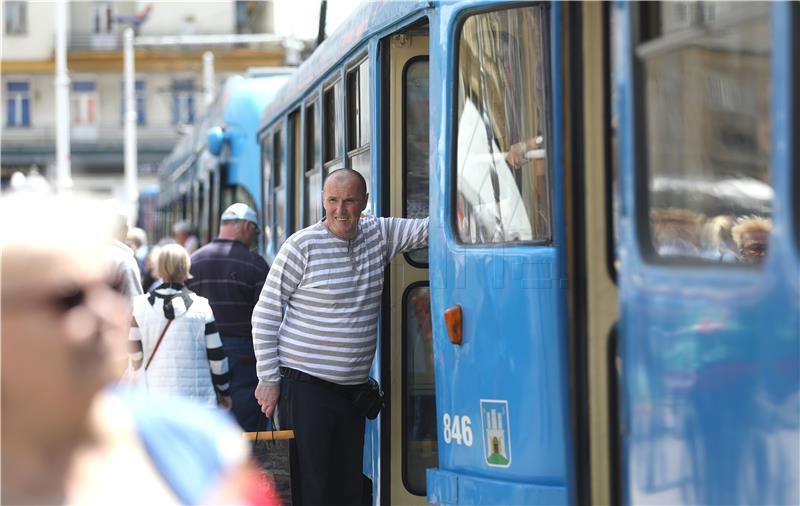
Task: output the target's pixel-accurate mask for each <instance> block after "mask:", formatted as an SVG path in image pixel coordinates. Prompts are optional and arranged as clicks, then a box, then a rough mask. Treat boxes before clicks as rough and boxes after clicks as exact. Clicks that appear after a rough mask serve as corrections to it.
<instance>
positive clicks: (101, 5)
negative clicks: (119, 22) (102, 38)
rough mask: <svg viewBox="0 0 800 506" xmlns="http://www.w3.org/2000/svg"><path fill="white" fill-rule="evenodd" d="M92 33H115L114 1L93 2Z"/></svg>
mask: <svg viewBox="0 0 800 506" xmlns="http://www.w3.org/2000/svg"><path fill="white" fill-rule="evenodd" d="M92 33H94V34H106V33H114V7H113V4H112V2H93V3H92Z"/></svg>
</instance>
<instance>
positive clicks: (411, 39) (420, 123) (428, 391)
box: [378, 19, 438, 504]
mask: <svg viewBox="0 0 800 506" xmlns="http://www.w3.org/2000/svg"><path fill="white" fill-rule="evenodd" d="M429 32H430V30H429V25H428V22H427V19H423V20H421V21H419V22H418V23H415V24H413V25H411V26H409V27H408V28H406V29H404V30H403V31H401V32H398V33H395V34H393V35H391V36H389V37H387V38H385V39H384V40H383V41H382V43H381V55H382V57H381V69H380V72H381V81H382V83H383V87H382V89H381V90H379V94H380V96H381V97H382V99H381V103H382V108H381V110H382V118H381V123H382V125H383V128H382V129H381V131H382V136H381V142H382V145H383V146H386V147H388V149H384V150H383V151H382V157H383V159H382V163H381V166H382V167H383V172H382V181H383V185H382V189H381V190H382V193H383V195H382V201H383V202H388V208H386V207H384V214H387V213H388V215H390V216H402V217H406V218H420V217H425V216H428V215H429V210H428V198H429V195H428V194H429V189H428V187H429V185H428V179H429V178H428V174H429V168H430V158H429V156H428V155H429V140H430V139H429V137H430V134H429V132H430V129H429V117H430V108H429V94H430V87H429V83H428V72H429V63H428V54H429ZM388 276H389V279H388V283H387V287H388V288H387V289H386V290H385V291H384V302H383V303H384V305H383V307H384V313H383V314H384V316H383V319H382V328H384V329H388V332H386V331H383V332H382V336H381V339H382V344H381V349H382V356H381V362H382V370H383V378H382V383H383V385H384V388H385V390H386V391H387V392H391V394H390V395H389V399H390V404H389V405H388V406H387V408H388V409H386V411H385V414H384V415H383V416H382V418H383V421H382V427H381V432H382V434H383V438H382V439H383V442H382V448H381V454H382V455H383V458H382V463H381V484H380V497H379V501H378V502H380V503H381V504H427V501H426V500H425V494H426V483H425V479H426V478H425V470H426V469H427V468H429V467H436V465H437V459H438V449H437V431H436V399H435V390H434V370H433V344H432V330H431V313H430V287H429V281H428V252H427V248H426V249H423V250H417V251H413V252H410V253H407V254H404V255H402V256H398V257H396V258H395V259H394V260H393V261H392V264H391V266H390V269H389V272H388ZM387 387H388V388H387ZM387 415H388V416H387Z"/></svg>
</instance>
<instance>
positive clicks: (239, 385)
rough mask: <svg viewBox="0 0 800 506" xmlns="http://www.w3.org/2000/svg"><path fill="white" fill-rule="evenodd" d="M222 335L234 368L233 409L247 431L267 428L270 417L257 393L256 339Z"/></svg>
mask: <svg viewBox="0 0 800 506" xmlns="http://www.w3.org/2000/svg"><path fill="white" fill-rule="evenodd" d="M221 337H222V348H223V349H224V350H225V355H227V356H228V367H229V368H230V371H231V382H230V391H231V399H232V400H233V408H232V409H231V412H232V413H233V416H234V417H235V418H236V421H237V422H239V425H241V427H242V430H243V431H245V432H256V431H259V430H265V429H266V428H267V417H265V416H264V413H262V412H261V406H259V405H258V401H257V400H256V398H255V396H254V395H253V392H255V391H256V387H257V386H258V377H257V376H256V356H255V353H254V352H253V340H252V339H251V338H242V337H227V336H221Z"/></svg>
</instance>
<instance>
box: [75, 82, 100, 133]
mask: <svg viewBox="0 0 800 506" xmlns="http://www.w3.org/2000/svg"><path fill="white" fill-rule="evenodd" d="M70 111H71V114H72V124H73V125H75V126H94V125H96V124H97V85H96V83H95V82H94V81H73V82H72V99H71V103H70Z"/></svg>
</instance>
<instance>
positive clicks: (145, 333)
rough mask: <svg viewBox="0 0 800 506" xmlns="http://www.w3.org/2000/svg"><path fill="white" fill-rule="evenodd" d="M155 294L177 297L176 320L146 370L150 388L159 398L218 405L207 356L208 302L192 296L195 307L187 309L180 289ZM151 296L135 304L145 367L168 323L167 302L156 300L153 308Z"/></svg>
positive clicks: (134, 302)
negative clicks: (185, 399)
mask: <svg viewBox="0 0 800 506" xmlns="http://www.w3.org/2000/svg"><path fill="white" fill-rule="evenodd" d="M155 292H156V293H157V294H161V295H167V296H170V295H174V297H173V298H172V299H171V303H172V308H173V311H174V314H175V319H174V320H173V322H172V325H170V327H169V329H168V330H167V333H166V334H165V335H164V339H162V340H161V346H159V348H158V351H157V353H156V355H155V358H153V361H152V362H151V363H150V367H149V368H148V369H147V372H146V375H147V387H148V389H149V390H150V392H152V393H157V394H158V395H162V396H179V397H188V398H191V399H194V400H196V401H199V402H201V403H204V404H209V405H212V406H216V404H217V397H216V393H215V392H214V385H213V384H212V382H211V371H210V370H209V366H208V356H207V355H206V336H205V328H206V321H210V320H211V319H212V317H211V315H212V314H213V313H212V312H211V306H210V305H209V304H208V299H206V298H204V297H200V296H198V295H196V294H194V293H191V300H192V304H191V305H190V306H189V309H188V310H187V309H186V305H185V304H184V302H183V299H182V298H181V296H180V295H178V294H179V291H178V290H175V289H173V288H159V289H157V290H155ZM149 297H150V295H149V294H147V293H145V294H144V295H139V296H137V297H136V298H135V299H134V301H133V316H134V317H135V318H136V322H137V323H138V324H139V329H140V331H141V336H142V348H143V350H144V360H143V362H142V367H144V365H145V364H147V361H148V360H149V359H150V355H151V354H152V353H153V348H154V347H155V345H156V341H158V337H159V336H160V335H161V332H162V331H163V330H164V327H165V326H166V324H167V321H168V320H167V318H166V316H165V315H164V302H165V299H163V298H161V297H155V300H154V303H153V304H152V305H151V303H150V300H149Z"/></svg>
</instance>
